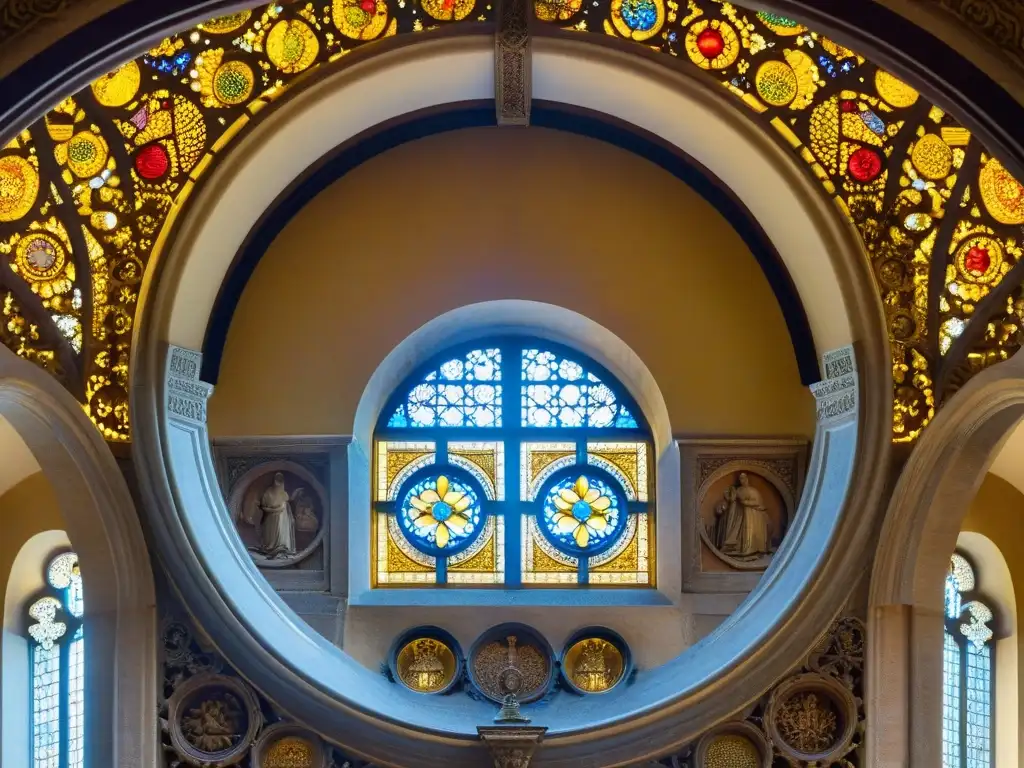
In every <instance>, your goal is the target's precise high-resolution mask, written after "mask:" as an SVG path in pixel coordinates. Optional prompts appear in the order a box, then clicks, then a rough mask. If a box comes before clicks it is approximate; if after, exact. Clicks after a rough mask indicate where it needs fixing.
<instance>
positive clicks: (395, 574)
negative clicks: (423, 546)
mask: <svg viewBox="0 0 1024 768" xmlns="http://www.w3.org/2000/svg"><path fill="white" fill-rule="evenodd" d="M374 527H375V528H376V531H375V535H374V550H375V551H374V562H375V563H376V567H375V569H374V577H375V578H374V581H375V584H376V585H378V586H422V585H424V584H434V583H436V582H437V573H436V566H435V562H434V558H432V557H428V556H426V555H424V554H422V553H420V552H417V551H416V550H415V549H413V548H412V547H411V546H410V545H409V543H408V542H407V541H405V539H404V537H403V536H402V534H401V532H400V531H399V530H398V529H397V524H396V523H395V521H394V518H393V517H392V516H391V515H388V514H386V513H384V512H379V513H377V515H376V516H375V518H374Z"/></svg>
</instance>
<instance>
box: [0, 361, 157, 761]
mask: <svg viewBox="0 0 1024 768" xmlns="http://www.w3.org/2000/svg"><path fill="white" fill-rule="evenodd" d="M0 417H2V418H3V419H4V420H5V421H6V422H7V423H9V425H10V427H11V429H12V430H13V432H14V433H15V434H16V435H17V438H18V439H20V440H21V441H22V442H23V443H24V445H25V447H26V448H27V450H28V451H29V452H30V453H31V455H32V456H33V457H34V460H35V462H36V463H37V465H38V467H39V472H40V473H41V474H42V476H43V477H44V478H45V481H46V483H48V484H49V487H50V490H51V491H52V494H53V496H54V497H55V499H56V504H57V506H58V507H59V510H60V517H61V518H62V519H63V523H64V529H65V531H66V539H65V538H64V535H63V534H56V535H51V534H50V533H44V534H41V537H35V538H32V539H30V540H29V545H26V546H25V547H24V548H21V551H20V552H19V555H18V557H17V558H16V562H15V568H14V569H13V570H12V572H11V577H10V579H11V580H10V581H8V588H7V594H6V596H5V605H4V633H5V641H4V656H5V658H4V671H5V674H6V671H7V663H8V662H7V659H6V655H7V652H8V644H7V638H6V635H7V632H8V619H9V618H10V620H11V621H12V622H13V621H14V619H15V616H14V611H16V610H17V608H16V607H15V606H14V601H15V600H17V599H18V598H19V597H21V593H22V592H24V590H25V589H26V588H28V586H30V585H31V579H28V581H27V582H26V581H25V580H24V579H25V578H26V574H27V573H29V571H30V569H31V567H32V563H31V562H30V560H31V559H32V558H33V557H35V556H36V555H40V551H39V549H40V548H41V547H47V546H50V545H53V544H54V543H56V542H57V541H58V539H59V540H60V541H62V542H63V541H65V540H67V541H68V543H70V545H71V546H72V547H73V548H74V549H75V551H76V552H77V554H78V555H79V562H80V563H81V567H82V571H83V573H87V574H88V577H87V581H86V584H87V586H86V589H87V590H88V592H87V594H88V597H87V603H86V606H87V607H86V613H85V619H84V620H85V622H86V623H87V624H88V628H89V642H88V643H87V644H86V658H85V689H86V709H87V711H88V717H89V734H88V738H87V739H86V754H85V759H86V761H87V763H88V764H90V765H119V766H120V765H124V766H129V765H132V766H134V765H155V763H156V759H157V746H158V725H157V717H156V705H155V702H156V701H157V689H156V685H157V669H156V618H155V604H154V601H155V597H154V592H153V573H152V570H151V565H150V561H149V556H148V550H147V548H146V543H145V540H144V539H143V536H142V529H141V527H140V524H139V519H138V516H137V514H136V512H135V506H134V504H133V503H132V499H131V495H130V494H129V491H128V487H127V485H126V483H125V481H124V477H123V476H122V475H121V472H120V470H119V469H118V466H117V463H116V461H115V460H114V457H113V455H112V454H111V453H110V449H109V448H108V447H107V445H106V444H105V443H104V442H103V438H102V437H101V436H100V435H99V433H98V432H97V431H96V428H95V427H94V426H93V425H92V423H91V422H90V421H89V420H88V418H87V417H86V416H85V414H84V413H83V411H82V407H81V405H79V404H78V403H77V402H76V401H75V400H74V398H73V397H71V395H70V394H68V392H66V391H65V390H64V389H63V388H62V387H61V386H60V384H58V383H57V382H56V381H55V380H54V379H53V378H52V377H50V376H49V375H48V374H46V373H45V372H43V371H42V370H40V369H38V368H36V367H35V366H34V365H32V364H31V363H29V362H26V361H25V360H22V359H20V358H18V357H17V356H15V355H14V354H13V353H12V352H10V351H9V350H7V349H0ZM22 512H23V513H25V514H32V510H31V509H24V510H22ZM42 554H43V555H45V554H47V553H42ZM43 562H44V561H42V560H41V561H40V562H39V564H38V572H39V576H38V578H39V580H40V583H41V580H42V569H43V567H44V565H43ZM26 569H29V570H26ZM5 576H6V575H5ZM19 585H20V586H19ZM12 590H13V591H12ZM9 612H10V613H9ZM12 626H13V625H12ZM20 650H22V651H24V650H26V649H25V648H24V647H22V648H21V649H20ZM18 652H19V649H18V647H17V644H16V643H15V644H14V650H13V653H14V654H17V653H18ZM14 670H15V672H14V674H15V677H17V667H16V666H15V667H14ZM26 672H27V670H26ZM8 682H12V684H16V683H17V679H15V680H14V681H4V699H5V701H6V699H7V689H8ZM23 701H28V693H27V691H26V692H25V698H24V699H23ZM4 709H5V710H6V707H5V708H4ZM3 722H4V726H5V728H6V727H7V725H8V724H9V723H10V722H11V721H9V720H8V715H7V713H5V714H4V716H3ZM12 727H13V725H12ZM12 738H15V737H12V736H11V735H10V734H9V733H5V734H4V744H5V749H6V748H7V746H6V745H7V742H8V741H9V740H10V739H12ZM23 738H24V740H25V741H26V742H27V740H28V731H26V733H25V735H24V736H23ZM5 756H6V752H5Z"/></svg>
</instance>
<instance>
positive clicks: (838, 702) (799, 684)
mask: <svg viewBox="0 0 1024 768" xmlns="http://www.w3.org/2000/svg"><path fill="white" fill-rule="evenodd" d="M857 720H858V713H857V700H856V699H855V698H854V696H853V694H852V693H851V692H850V691H849V690H848V689H847V688H846V687H845V686H844V685H843V684H842V683H840V682H839V681H838V680H836V679H835V678H834V677H831V676H828V675H819V674H816V673H813V672H809V673H805V674H802V675H796V676H795V677H791V678H789V679H788V680H786V681H784V682H782V683H780V684H779V685H777V686H776V687H775V689H774V690H772V692H771V695H770V697H769V699H768V705H767V706H766V707H765V711H764V725H765V730H766V731H767V733H768V737H769V738H770V739H771V742H772V743H773V744H774V745H775V747H776V749H778V751H779V752H780V753H781V754H782V755H783V756H784V757H785V758H786V759H787V760H788V761H793V762H799V763H814V764H817V765H831V764H832V763H833V761H836V760H838V759H839V758H842V757H843V756H844V755H845V754H847V752H848V751H849V748H850V744H851V742H852V741H853V738H854V735H855V733H856V730H857Z"/></svg>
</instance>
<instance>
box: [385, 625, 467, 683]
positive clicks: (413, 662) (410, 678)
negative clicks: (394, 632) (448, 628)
mask: <svg viewBox="0 0 1024 768" xmlns="http://www.w3.org/2000/svg"><path fill="white" fill-rule="evenodd" d="M388 665H389V667H390V671H391V675H392V677H393V678H394V679H395V680H397V681H398V682H400V683H401V684H402V685H404V686H405V687H406V688H408V689H409V690H411V691H415V692H416V693H433V694H437V693H447V692H448V691H450V690H451V689H452V688H453V687H455V685H456V684H457V683H458V682H459V679H460V678H461V677H462V658H461V651H460V650H459V647H458V644H457V643H456V642H455V639H454V638H453V637H452V636H451V635H449V634H448V633H447V632H445V631H444V630H442V629H438V628H437V627H417V628H415V629H411V630H409V631H407V632H405V633H403V634H402V635H401V636H400V637H399V638H398V640H397V641H396V643H395V645H394V647H393V649H392V652H391V654H390V658H389V662H388Z"/></svg>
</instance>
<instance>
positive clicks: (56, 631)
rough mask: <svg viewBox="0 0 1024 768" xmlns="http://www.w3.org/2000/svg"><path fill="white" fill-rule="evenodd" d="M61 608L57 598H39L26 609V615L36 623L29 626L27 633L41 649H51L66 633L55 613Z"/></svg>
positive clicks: (66, 629)
mask: <svg viewBox="0 0 1024 768" xmlns="http://www.w3.org/2000/svg"><path fill="white" fill-rule="evenodd" d="M61 608H63V606H62V605H61V602H60V600H58V599H57V598H55V597H41V598H39V599H38V600H36V601H35V602H34V603H32V607H31V608H29V609H28V615H29V616H30V617H31V618H33V619H35V620H36V621H37V622H38V623H37V624H32V625H30V626H29V628H28V633H29V635H30V636H31V637H32V639H33V640H35V641H36V642H37V643H39V646H40V647H41V648H44V649H48V648H50V647H52V646H53V644H54V643H55V642H56V641H57V640H59V639H60V638H62V637H64V633H65V632H67V631H68V625H67V624H65V623H64V622H63V621H57V611H59V610H61Z"/></svg>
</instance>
